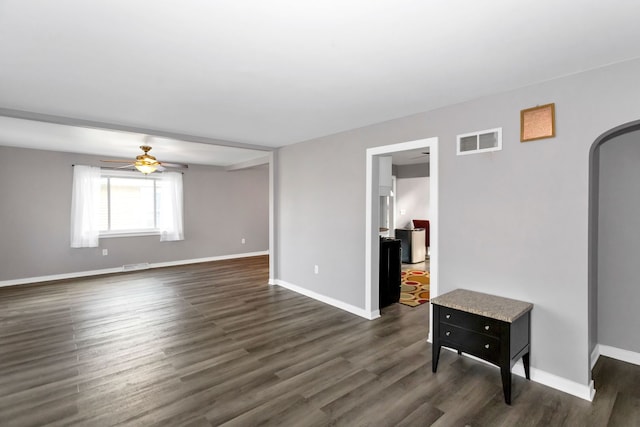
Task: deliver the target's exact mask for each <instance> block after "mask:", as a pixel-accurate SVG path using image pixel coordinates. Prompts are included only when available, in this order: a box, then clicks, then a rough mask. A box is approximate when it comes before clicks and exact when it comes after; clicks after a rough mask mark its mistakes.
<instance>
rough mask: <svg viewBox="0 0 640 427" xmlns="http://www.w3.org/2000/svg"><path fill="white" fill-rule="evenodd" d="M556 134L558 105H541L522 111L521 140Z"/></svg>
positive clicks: (526, 140) (531, 139)
mask: <svg viewBox="0 0 640 427" xmlns="http://www.w3.org/2000/svg"><path fill="white" fill-rule="evenodd" d="M555 136H556V105H555V104H554V103H551V104H545V105H539V106H536V107H532V108H527V109H525V110H521V111H520V142H528V141H535V140H538V139H545V138H553V137H555Z"/></svg>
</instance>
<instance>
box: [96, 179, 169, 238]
mask: <svg viewBox="0 0 640 427" xmlns="http://www.w3.org/2000/svg"><path fill="white" fill-rule="evenodd" d="M103 178H129V179H137V180H153V181H154V197H153V204H154V213H155V215H154V224H155V228H153V229H150V228H143V229H130V230H116V231H112V230H106V231H105V230H100V231H99V238H100V239H103V238H105V239H109V238H115V237H142V236H159V235H160V234H161V231H160V228H159V226H158V214H157V209H158V188H157V186H158V182H159V181H160V177H156V176H149V175H142V176H141V174H140V172H138V171H123V170H116V169H109V168H101V169H100V179H101V180H102V179H103ZM107 206H108V213H107V215H108V220H107V223H108V226H109V228H110V227H111V181H110V180H109V181H108V187H107Z"/></svg>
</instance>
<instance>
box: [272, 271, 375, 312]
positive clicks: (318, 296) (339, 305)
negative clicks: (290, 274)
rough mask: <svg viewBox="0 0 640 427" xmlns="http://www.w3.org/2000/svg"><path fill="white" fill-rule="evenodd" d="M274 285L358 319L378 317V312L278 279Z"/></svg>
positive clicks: (274, 281)
mask: <svg viewBox="0 0 640 427" xmlns="http://www.w3.org/2000/svg"><path fill="white" fill-rule="evenodd" d="M272 284H274V285H278V286H282V287H283V288H286V289H289V290H291V291H294V292H297V293H299V294H301V295H304V296H307V297H309V298H313V299H315V300H317V301H320V302H323V303H325V304H329V305H332V306H334V307H337V308H339V309H341V310H344V311H348V312H349V313H353V314H355V315H357V316H360V317H364V318H365V319H368V320H373V319H377V318H378V317H380V310H373V311H371V312H369V311H366V310H364V309H362V308H360V307H356V306H355V305H351V304H347V303H345V302H343V301H340V300H337V299H334V298H331V297H328V296H325V295H321V294H319V293H317V292H314V291H310V290H308V289H305V288H301V287H300V286H297V285H294V284H292V283H289V282H285V281H284V280H279V279H274V280H273V283H272Z"/></svg>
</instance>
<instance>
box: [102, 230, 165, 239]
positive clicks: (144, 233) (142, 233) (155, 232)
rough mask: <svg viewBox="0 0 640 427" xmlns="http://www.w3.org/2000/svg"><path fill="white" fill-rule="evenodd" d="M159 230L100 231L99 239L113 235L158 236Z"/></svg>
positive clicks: (109, 237)
mask: <svg viewBox="0 0 640 427" xmlns="http://www.w3.org/2000/svg"><path fill="white" fill-rule="evenodd" d="M159 235H160V230H153V231H113V232H108V233H100V238H101V239H111V238H114V237H143V236H159Z"/></svg>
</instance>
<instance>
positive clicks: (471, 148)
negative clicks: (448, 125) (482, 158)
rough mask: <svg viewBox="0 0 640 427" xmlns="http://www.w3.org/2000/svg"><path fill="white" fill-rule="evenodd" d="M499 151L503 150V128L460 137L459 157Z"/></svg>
mask: <svg viewBox="0 0 640 427" xmlns="http://www.w3.org/2000/svg"><path fill="white" fill-rule="evenodd" d="M498 150H502V128H497V129H489V130H483V131H479V132H472V133H465V134H463V135H458V147H457V154H458V155H463V154H474V153H483V152H487V151H498Z"/></svg>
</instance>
